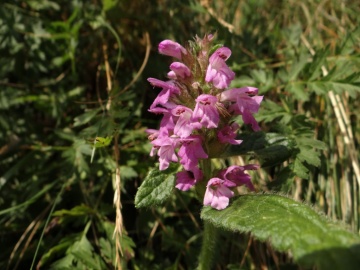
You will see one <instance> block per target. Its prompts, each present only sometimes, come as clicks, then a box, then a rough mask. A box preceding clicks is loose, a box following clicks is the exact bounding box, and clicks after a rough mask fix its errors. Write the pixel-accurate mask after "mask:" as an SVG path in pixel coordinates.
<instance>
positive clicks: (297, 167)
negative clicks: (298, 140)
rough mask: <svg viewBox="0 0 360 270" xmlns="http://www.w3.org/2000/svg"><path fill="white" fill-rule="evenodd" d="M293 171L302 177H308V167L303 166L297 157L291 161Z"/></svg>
mask: <svg viewBox="0 0 360 270" xmlns="http://www.w3.org/2000/svg"><path fill="white" fill-rule="evenodd" d="M293 171H294V173H295V174H296V175H297V176H299V177H300V178H303V179H308V178H309V169H308V168H306V167H305V165H304V164H303V163H302V161H301V160H300V159H299V158H296V159H295V160H294V163H293Z"/></svg>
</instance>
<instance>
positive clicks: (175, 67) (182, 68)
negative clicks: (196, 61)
mask: <svg viewBox="0 0 360 270" xmlns="http://www.w3.org/2000/svg"><path fill="white" fill-rule="evenodd" d="M170 69H171V70H172V71H173V72H175V74H176V77H180V78H182V79H185V78H186V77H189V76H190V75H191V71H190V69H189V68H188V67H187V66H186V65H184V64H183V63H180V62H174V63H172V64H171V65H170ZM168 75H169V74H168Z"/></svg>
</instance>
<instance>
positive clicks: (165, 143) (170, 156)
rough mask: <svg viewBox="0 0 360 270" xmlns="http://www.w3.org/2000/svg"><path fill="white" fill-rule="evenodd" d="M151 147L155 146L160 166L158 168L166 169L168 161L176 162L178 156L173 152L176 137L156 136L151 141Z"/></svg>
mask: <svg viewBox="0 0 360 270" xmlns="http://www.w3.org/2000/svg"><path fill="white" fill-rule="evenodd" d="M151 144H152V145H153V147H155V148H157V149H158V151H157V155H158V156H159V162H160V166H159V169H160V170H161V171H162V170H166V169H167V168H168V167H169V163H170V162H171V161H172V162H177V161H178V157H177V156H176V154H175V149H176V148H177V147H178V139H177V138H173V137H167V136H163V137H160V136H158V137H157V138H156V139H155V140H153V141H152V142H151Z"/></svg>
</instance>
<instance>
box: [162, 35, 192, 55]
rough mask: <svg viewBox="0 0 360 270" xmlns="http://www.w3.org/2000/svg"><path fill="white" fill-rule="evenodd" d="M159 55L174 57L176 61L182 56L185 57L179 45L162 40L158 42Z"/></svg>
mask: <svg viewBox="0 0 360 270" xmlns="http://www.w3.org/2000/svg"><path fill="white" fill-rule="evenodd" d="M158 49H159V53H161V54H164V55H167V56H172V57H175V58H177V59H181V58H182V55H183V54H184V55H186V54H187V52H186V49H185V48H184V47H183V46H181V45H180V44H179V43H177V42H175V41H172V40H168V39H166V40H163V41H161V42H160V44H159V46H158Z"/></svg>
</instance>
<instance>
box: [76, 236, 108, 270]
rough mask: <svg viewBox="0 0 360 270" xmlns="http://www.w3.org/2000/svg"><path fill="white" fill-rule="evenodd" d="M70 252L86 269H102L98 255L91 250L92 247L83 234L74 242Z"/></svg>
mask: <svg viewBox="0 0 360 270" xmlns="http://www.w3.org/2000/svg"><path fill="white" fill-rule="evenodd" d="M70 253H71V254H72V255H73V256H74V257H75V258H77V259H78V260H80V261H81V262H82V263H83V264H84V265H85V266H86V267H87V269H94V270H96V269H103V264H102V263H101V259H100V257H99V256H98V255H97V254H95V253H94V252H93V247H92V245H91V243H90V242H89V240H88V239H87V238H86V237H85V236H83V237H82V238H81V239H80V240H79V241H76V242H75V243H74V245H73V246H72V247H71V250H70Z"/></svg>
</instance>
